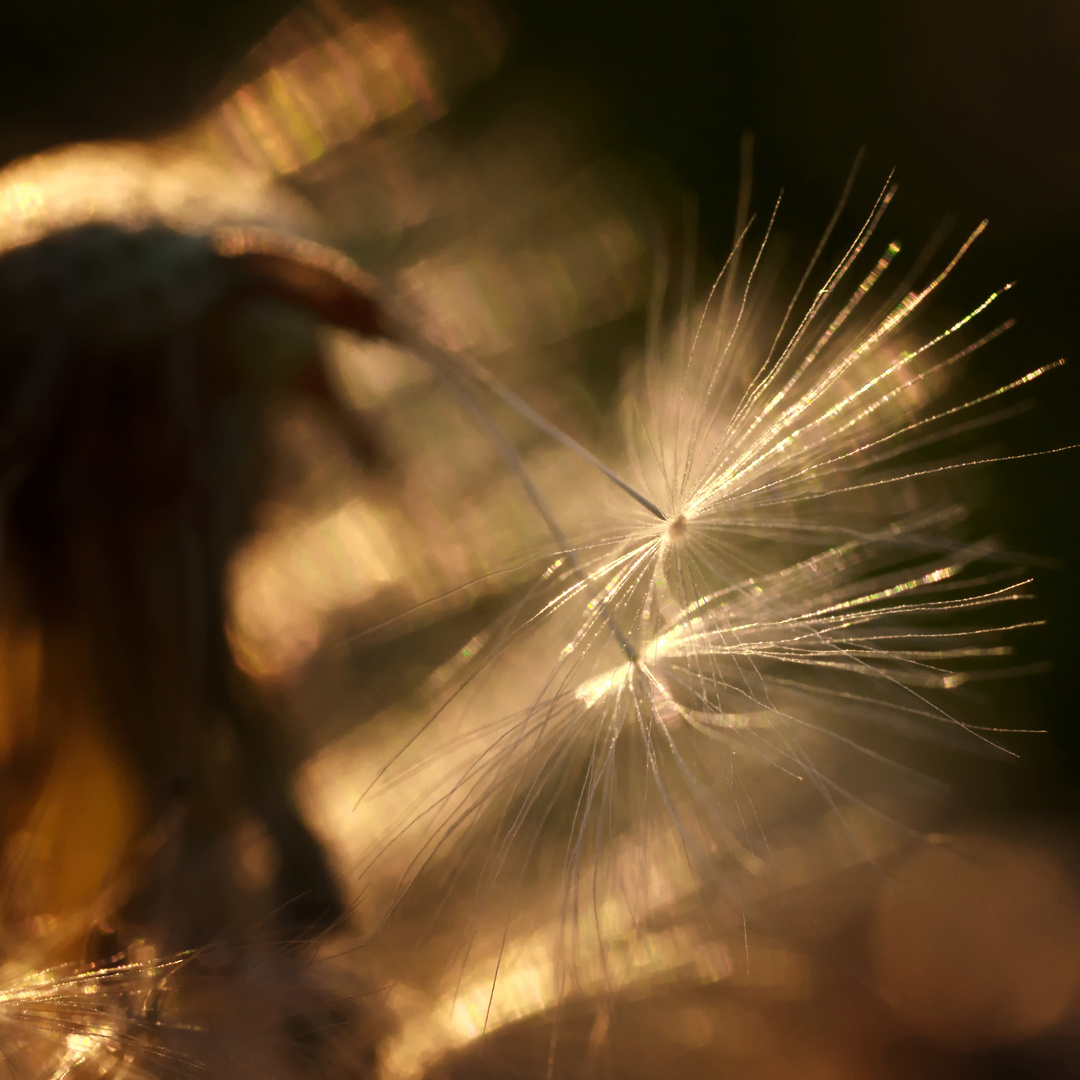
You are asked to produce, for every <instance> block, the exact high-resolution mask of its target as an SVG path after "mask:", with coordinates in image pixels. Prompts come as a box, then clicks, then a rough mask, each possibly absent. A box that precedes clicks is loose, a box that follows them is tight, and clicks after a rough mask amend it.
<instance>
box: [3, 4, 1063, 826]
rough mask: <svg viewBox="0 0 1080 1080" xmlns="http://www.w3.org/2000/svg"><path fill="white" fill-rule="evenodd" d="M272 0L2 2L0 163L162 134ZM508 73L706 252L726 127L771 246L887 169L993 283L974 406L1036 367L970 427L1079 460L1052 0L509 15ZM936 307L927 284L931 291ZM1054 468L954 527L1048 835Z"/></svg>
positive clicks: (1056, 527)
mask: <svg viewBox="0 0 1080 1080" xmlns="http://www.w3.org/2000/svg"><path fill="white" fill-rule="evenodd" d="M291 6H292V4H291V0H187V2H183V0H95V2H94V3H87V2H86V0H37V2H36V3H32V4H20V3H13V2H12V0H5V3H4V5H3V11H2V13H0V161H6V160H9V159H11V158H13V157H16V156H19V155H21V154H24V153H28V152H31V151H33V150H37V149H41V148H43V147H46V146H49V145H54V144H57V143H61V142H65V141H70V140H73V139H89V138H101V137H116V136H139V135H148V134H153V133H156V132H159V131H162V130H166V129H168V128H169V127H171V126H174V125H176V124H178V123H181V122H182V121H183V120H184V119H185V118H187V117H188V116H190V115H191V114H192V112H193V111H194V110H195V109H196V108H197V107H198V106H199V105H200V103H203V102H205V101H206V100H207V98H208V95H210V94H211V93H212V90H213V88H214V86H215V85H216V84H217V83H218V81H219V80H220V79H221V77H222V76H223V74H224V73H225V72H226V71H227V70H228V69H229V67H230V65H231V64H233V63H235V62H236V60H237V59H238V58H239V57H240V56H241V55H242V54H243V53H244V52H245V50H246V49H247V48H248V47H249V46H250V45H251V44H252V43H253V42H254V41H256V40H257V39H258V38H259V37H260V36H261V35H262V34H264V33H265V32H266V31H267V30H268V29H269V28H270V27H271V26H272V25H273V23H274V22H275V21H276V20H277V19H278V18H280V17H281V16H282V15H283V14H285V13H286V12H287V11H288V10H289V8H290V7H291ZM508 9H509V11H510V12H511V15H512V18H513V21H514V23H515V26H516V36H515V44H514V47H513V51H512V54H511V63H510V66H509V68H508V70H507V71H506V72H505V73H504V74H502V75H500V76H499V77H498V78H497V79H496V81H495V83H494V84H491V85H489V86H488V87H487V88H486V89H485V90H483V91H477V92H478V93H479V92H484V93H489V94H498V93H500V92H502V88H503V87H505V86H509V85H510V84H511V83H512V82H513V81H514V80H515V79H518V78H519V76H520V75H521V73H522V72H526V73H528V72H532V73H535V72H536V71H538V70H540V71H549V72H557V73H559V75H560V77H567V78H569V79H570V80H571V85H580V86H581V87H582V88H583V89H584V90H585V91H586V92H587V95H588V96H589V97H591V98H592V99H594V100H598V101H600V102H601V103H602V106H601V109H600V121H599V132H600V134H599V138H600V139H601V141H602V142H603V143H604V144H606V146H607V147H609V148H610V149H612V150H614V151H616V152H618V153H620V154H624V155H627V156H629V157H631V158H634V159H636V160H638V161H642V162H645V163H646V164H648V165H650V166H651V167H653V168H655V169H658V170H666V171H667V172H669V173H670V174H672V175H673V176H674V177H676V178H677V179H679V180H680V181H682V182H684V183H686V184H687V185H688V186H689V187H690V188H692V189H693V190H694V191H696V192H697V193H698V195H699V197H700V216H701V226H702V231H703V248H704V251H705V253H706V256H709V255H711V256H712V258H713V259H714V260H715V259H717V258H719V257H721V256H722V255H723V253H724V252H725V251H726V249H727V248H728V247H729V246H730V243H731V236H732V227H733V216H734V210H733V208H734V206H735V194H736V188H737V176H738V145H739V139H740V136H741V135H742V133H743V132H746V131H751V132H753V133H754V136H755V156H754V168H755V177H754V186H755V193H756V200H755V201H756V205H758V206H761V205H766V204H767V203H771V201H772V199H773V198H774V197H775V194H776V192H777V191H779V189H780V188H781V187H784V188H786V190H787V192H788V195H786V196H785V199H786V210H785V213H786V215H787V222H788V226H787V227H788V228H789V230H794V231H797V230H798V229H799V228H800V227H802V226H803V225H804V224H805V229H806V235H807V236H809V237H810V238H811V242H812V241H813V238H814V237H815V236H816V234H817V232H818V231H820V229H821V227H822V225H823V223H824V222H825V220H826V219H827V218H828V216H829V213H830V212H831V209H832V207H833V206H834V205H835V202H836V199H837V197H838V194H839V192H840V190H841V188H842V186H843V182H844V179H845V176H846V174H847V172H848V170H849V168H850V165H851V162H852V161H853V159H854V157H855V154H856V152H857V151H858V149H859V148H860V147H862V146H866V147H867V150H868V157H867V162H866V165H865V166H864V175H865V176H867V177H869V178H870V179H871V181H876V180H877V179H878V178H884V177H885V176H886V175H887V173H888V171H889V169H890V168H893V167H895V168H896V170H897V177H898V179H899V182H900V185H901V197H900V199H899V200H898V203H897V204H896V210H895V213H894V212H893V211H890V214H891V221H892V228H893V230H894V231H895V233H896V235H898V236H899V237H902V238H906V239H909V240H914V241H915V242H916V243H918V242H919V241H920V240H921V239H923V238H925V237H927V236H929V235H930V234H931V233H932V232H933V231H934V230H935V229H936V228H937V227H938V226H939V225H941V224H942V223H943V222H946V223H948V222H951V223H953V228H954V239H955V240H956V241H957V242H958V241H959V239H960V233H961V232H963V233H964V234H965V235H966V232H967V231H970V229H971V228H972V227H974V225H975V224H977V222H978V221H979V220H980V219H981V218H983V217H988V218H990V220H991V230H990V232H989V234H988V235H987V236H986V237H985V238H984V239H983V240H982V241H980V243H979V245H978V250H977V254H973V256H972V258H971V263H970V268H968V267H966V268H965V274H964V275H963V281H960V282H958V284H957V285H956V290H957V292H956V293H955V294H953V295H956V296H958V297H959V300H958V302H959V303H963V302H964V301H965V300H966V299H967V295H968V294H967V293H966V292H965V290H968V289H970V290H971V291H970V296H971V298H972V299H973V300H977V299H981V297H982V296H983V295H985V294H986V292H988V291H989V290H990V289H992V288H994V287H996V286H998V285H1000V284H1002V283H1003V282H1006V281H1011V280H1017V281H1018V283H1019V288H1017V289H1016V290H1014V291H1013V293H1012V294H1011V296H1010V298H1009V300H1008V301H1007V306H1008V312H1009V313H1010V314H1012V315H1015V316H1016V318H1017V319H1018V322H1019V326H1018V328H1017V329H1016V330H1015V331H1013V332H1012V334H1010V335H1009V341H1008V347H1007V348H995V349H994V350H992V351H991V350H988V351H987V354H986V356H985V359H984V358H983V356H982V354H980V357H979V362H978V364H976V365H973V368H974V370H973V372H972V373H971V374H972V379H973V380H974V381H973V384H972V385H973V386H974V387H975V388H977V389H979V390H981V389H984V388H990V387H991V386H993V385H995V384H997V383H1001V382H1005V381H1008V380H1009V379H1011V378H1014V377H1016V376H1017V375H1018V374H1021V373H1022V372H1023V371H1026V370H1029V369H1030V368H1033V367H1036V366H1038V365H1040V364H1043V363H1045V362H1047V361H1050V360H1053V359H1055V358H1057V357H1059V356H1065V357H1067V358H1070V359H1071V361H1072V363H1071V364H1070V365H1068V366H1066V368H1065V369H1063V370H1061V371H1058V372H1056V373H1054V374H1053V375H1051V376H1049V377H1047V378H1045V379H1043V380H1040V381H1039V382H1037V383H1036V384H1035V385H1034V386H1033V387H1032V389H1031V398H1032V400H1033V401H1034V403H1035V408H1033V409H1032V410H1031V411H1029V412H1028V413H1026V414H1025V415H1024V416H1022V417H1019V418H1017V419H1015V420H1012V421H1010V422H1009V423H1008V425H1006V426H1005V427H1004V428H1003V429H1002V430H1000V431H996V432H994V433H993V434H992V435H991V436H990V438H991V439H992V440H993V446H992V449H993V450H994V451H996V452H1001V453H1019V452H1023V451H1027V450H1039V449H1047V448H1052V447H1056V446H1064V445H1066V444H1069V443H1072V442H1080V418H1078V415H1077V405H1078V404H1080V311H1077V305H1076V297H1077V295H1078V292H1080V267H1078V261H1077V260H1078V249H1080V245H1078V241H1080V203H1078V200H1077V193H1078V192H1080V138H1078V135H1080V132H1078V125H1080V75H1078V72H1080V7H1078V6H1077V5H1076V4H1075V3H1071V2H1069V0H1053V2H1035V0H1023V2H1020V0H1017V2H1012V3H1010V2H1005V0H981V2H980V0H952V2H950V3H948V4H944V5H943V4H939V3H934V2H933V0H906V2H905V3H904V4H902V5H901V4H880V5H879V4H866V3H865V2H863V3H858V2H856V0H814V2H812V3H807V2H806V0H754V2H749V0H747V2H743V3H738V4H734V3H725V2H721V0H651V2H642V3H628V2H626V0H622V2H619V0H546V2H539V0H516V2H512V3H509V4H508ZM952 289H953V286H952V285H950V291H952ZM1078 471H1080V451H1078V452H1075V453H1063V454H1060V455H1057V456H1051V457H1040V458H1036V459H1032V460H1028V461H1022V462H1017V463H1010V464H1003V465H998V466H994V467H993V468H992V469H991V470H990V472H989V476H990V482H989V485H986V484H985V483H984V481H978V483H979V484H980V485H981V486H988V487H989V489H990V490H992V491H993V492H994V496H993V498H992V499H990V500H988V506H987V508H986V509H984V510H983V511H981V512H980V516H979V517H978V518H977V520H976V524H977V526H978V527H979V528H981V529H982V530H983V531H989V532H993V533H996V534H997V535H999V536H1000V537H1001V538H1002V541H1003V543H1004V544H1005V545H1006V546H1007V547H1008V548H1009V549H1011V550H1013V551H1017V552H1022V553H1025V554H1030V555H1033V556H1036V557H1038V559H1039V560H1040V562H1041V565H1039V567H1038V591H1039V597H1040V601H1039V603H1040V610H1041V613H1043V614H1045V615H1046V617H1047V618H1048V619H1049V620H1050V625H1049V627H1048V628H1047V629H1046V631H1040V632H1036V633H1034V634H1032V635H1029V636H1028V638H1027V639H1026V640H1025V641H1024V643H1023V646H1022V654H1021V657H1020V660H1021V661H1022V662H1027V661H1032V660H1036V659H1040V658H1041V659H1045V660H1047V661H1048V662H1049V668H1048V670H1047V671H1045V672H1044V673H1042V674H1037V675H1033V676H1031V677H1029V678H1028V680H1027V681H1026V683H1025V690H1024V691H1023V693H1019V694H1015V695H1013V694H1012V691H1009V692H1008V693H1007V694H1006V696H1008V697H1010V700H1011V697H1012V696H1015V697H1016V700H1017V702H1019V703H1020V704H1018V705H1017V706H1015V707H1016V708H1018V709H1023V710H1024V711H1025V712H1026V713H1027V714H1029V715H1025V716H1023V717H1015V718H1013V719H1014V720H1015V721H1016V723H1017V726H1020V727H1031V726H1046V727H1048V728H1049V729H1050V731H1051V736H1050V738H1036V739H1028V740H1025V741H1024V742H1023V743H1022V744H1020V745H1019V746H1018V749H1019V750H1020V753H1021V759H1020V761H1019V762H1018V763H1017V764H1016V765H1015V766H1014V767H1011V768H1010V769H1009V770H1008V772H1007V773H1005V774H1003V775H1004V776H1005V777H1006V778H1005V779H1003V780H1001V789H1000V790H998V791H997V792H996V793H995V795H994V799H995V800H996V802H995V805H994V809H995V810H996V811H997V812H1005V813H1012V812H1016V811H1023V812H1025V813H1030V814H1034V815H1037V816H1042V815H1050V816H1052V817H1054V818H1058V819H1059V820H1060V819H1065V818H1071V817H1074V816H1075V815H1076V813H1077V809H1078V806H1080V799H1078V794H1080V788H1078V779H1080V728H1078V726H1077V725H1076V724H1075V723H1074V715H1075V713H1076V707H1075V703H1076V701H1077V700H1078V697H1080V694H1078V685H1077V684H1078V678H1077V668H1078V657H1077V646H1078V644H1080V630H1078V628H1080V559H1077V558H1076V557H1075V553H1076V552H1077V550H1078V548H1080V544H1078V541H1080V516H1078V512H1077V507H1076V495H1077V484H1076V481H1075V477H1076V475H1077V473H1078Z"/></svg>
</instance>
